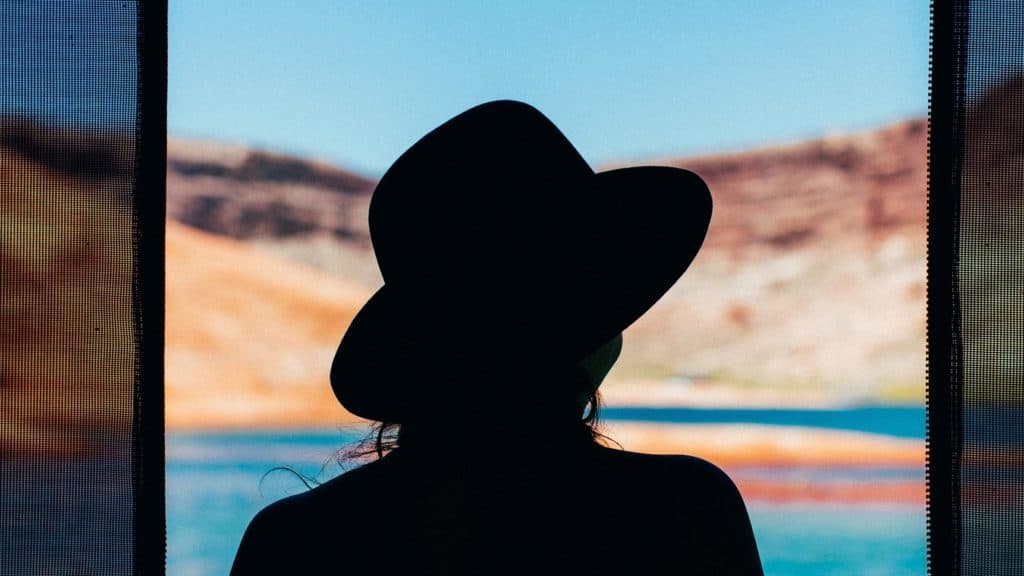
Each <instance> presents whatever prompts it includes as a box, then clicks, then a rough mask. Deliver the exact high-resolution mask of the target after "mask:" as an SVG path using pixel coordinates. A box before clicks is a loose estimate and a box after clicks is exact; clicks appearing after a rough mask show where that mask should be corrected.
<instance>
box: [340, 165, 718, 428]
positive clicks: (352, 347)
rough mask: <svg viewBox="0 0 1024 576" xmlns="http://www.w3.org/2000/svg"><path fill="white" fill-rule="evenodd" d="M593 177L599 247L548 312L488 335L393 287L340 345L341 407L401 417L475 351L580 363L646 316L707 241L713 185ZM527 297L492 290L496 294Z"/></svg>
mask: <svg viewBox="0 0 1024 576" xmlns="http://www.w3.org/2000/svg"><path fill="white" fill-rule="evenodd" d="M592 184H593V187H592V188H593V190H592V194H590V195H588V197H589V198H590V199H591V200H592V202H588V203H587V205H586V206H585V207H581V210H582V212H581V218H586V219H587V221H588V223H589V224H591V225H590V226H587V227H585V229H586V230H587V232H586V234H585V237H583V238H581V239H580V240H581V241H582V245H584V246H587V247H589V249H590V250H592V251H593V252H591V253H590V254H589V256H588V257H587V258H580V259H578V260H579V261H580V262H582V264H580V262H567V263H566V265H567V266H574V265H577V264H579V265H580V267H579V268H574V269H573V272H574V273H573V274H572V275H571V277H572V278H573V280H574V281H573V282H569V283H567V284H568V286H552V287H551V288H552V290H551V294H552V296H551V297H550V299H549V300H547V301H545V302H538V303H535V304H536V306H535V308H537V309H539V310H541V311H543V312H542V313H540V314H538V316H537V318H533V319H531V320H530V321H529V322H528V323H527V325H519V326H518V327H517V328H515V329H514V330H507V329H504V328H503V327H502V326H500V325H498V326H495V327H494V330H493V332H492V333H490V334H488V333H481V332H480V331H478V330H473V333H472V334H460V333H459V332H458V330H457V329H455V330H453V329H446V328H442V327H440V326H438V325H436V324H435V325H427V326H425V325H424V323H423V322H422V320H419V319H417V318H418V315H417V314H410V311H409V309H408V304H407V302H405V298H403V297H401V296H400V295H399V294H397V293H395V291H394V290H393V289H392V287H389V286H388V285H385V286H383V287H382V288H380V289H379V290H378V291H377V292H376V293H375V294H374V295H373V296H372V297H371V298H370V299H369V301H368V302H367V303H366V305H365V306H363V308H362V309H361V310H360V311H359V313H358V314H357V315H356V316H355V318H354V319H353V320H352V323H351V324H350V325H349V327H348V330H347V331H346V332H345V335H344V337H343V338H342V341H341V343H340V344H339V346H338V349H337V352H336V354H335V357H334V361H333V363H332V366H331V374H330V381H331V387H332V389H333V391H334V394H335V396H336V397H337V399H338V401H339V402H340V403H341V404H342V406H344V407H345V409H346V410H348V411H349V412H351V413H353V414H355V415H357V416H360V417H363V418H367V419H370V420H378V421H385V422H401V421H404V420H406V419H408V418H409V417H411V416H412V415H414V413H415V411H416V409H417V407H418V406H421V405H422V403H423V399H422V397H421V395H422V394H425V393H430V391H429V390H425V389H424V386H425V385H426V383H428V382H431V383H433V382H438V381H444V380H446V379H448V378H449V377H450V372H451V371H455V370H459V369H460V365H459V364H460V362H462V360H460V358H466V355H465V352H466V351H467V350H469V351H470V354H471V355H472V357H473V358H474V359H475V360H476V361H479V362H483V363H496V364H501V365H503V366H508V365H509V364H510V363H516V362H517V361H519V360H522V361H523V362H524V363H525V362H527V361H528V359H527V358H522V355H523V354H524V349H523V348H522V347H520V348H518V349H516V347H515V346H513V345H512V343H514V342H517V341H523V340H529V341H531V344H532V345H531V346H528V347H526V352H525V353H526V354H531V353H537V354H540V355H545V356H546V357H547V358H555V357H557V358H561V359H563V360H564V361H566V362H576V361H579V360H580V359H582V358H583V357H584V356H585V355H586V354H587V353H589V352H590V351H592V350H594V349H595V348H597V347H598V346H601V345H602V344H604V343H605V342H607V341H608V340H610V339H611V338H613V337H615V335H616V334H618V333H620V332H622V331H623V330H624V329H625V328H627V327H628V326H629V325H631V324H632V323H633V322H635V321H636V320H637V319H638V318H640V316H642V315H643V314H644V313H645V312H646V311H647V310H649V309H650V308H651V306H653V305H654V303H655V302H657V301H658V300H659V299H660V298H661V297H662V296H663V295H664V294H665V293H666V292H667V291H668V290H669V289H670V288H671V287H672V285H673V284H675V282H676V281H677V280H678V279H679V277H680V276H682V275H683V273H684V272H685V271H686V269H687V268H688V267H689V265H690V263H691V262H692V261H693V259H694V257H695V256H696V254H697V252H698V251H699V250H700V247H701V245H702V244H703V242H704V238H705V236H706V234H707V230H708V226H709V223H710V220H711V209H712V200H711V195H710V192H709V191H708V188H707V186H706V185H705V183H704V181H703V180H702V179H701V178H700V177H699V176H697V175H696V174H694V173H692V172H690V171H687V170H683V169H679V168H671V167H662V166H644V167H630V168H622V169H617V170H610V171H606V172H600V173H597V174H594V176H593V182H592ZM538 281H539V282H543V281H544V279H543V278H540V279H539V280H538ZM518 297H519V295H518V294H514V293H505V294H488V295H487V298H488V300H490V301H493V300H494V299H495V298H497V299H499V300H500V299H502V298H504V299H510V300H512V299H516V298H518ZM581 303H582V304H581ZM419 305H420V306H421V307H426V306H431V303H430V302H425V303H424V302H421V303H420V304H419ZM439 305H440V306H451V305H452V304H451V303H447V304H444V303H439ZM512 308H514V307H512ZM454 313H455V311H451V310H444V309H434V310H430V311H429V316H431V317H432V318H433V319H434V321H436V320H437V319H444V318H445V317H447V316H448V315H449V314H454ZM548 318H550V319H551V322H550V323H549V322H547V321H546V320H547V319H548ZM477 320H481V321H482V322H484V323H486V322H488V321H489V320H491V319H489V318H486V317H485V318H483V319H480V318H477ZM499 322H500V321H495V323H499ZM446 350H449V351H451V353H450V354H446V353H445V351H446ZM460 353H461V354H460ZM479 385H481V386H486V385H487V383H486V382H480V383H479Z"/></svg>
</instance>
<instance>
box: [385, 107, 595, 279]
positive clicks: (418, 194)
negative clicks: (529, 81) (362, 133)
mask: <svg viewBox="0 0 1024 576" xmlns="http://www.w3.org/2000/svg"><path fill="white" fill-rule="evenodd" d="M592 177H593V171H592V170H591V169H590V167H589V166H588V165H587V163H586V161H584V160H583V158H582V157H581V156H580V155H579V153H578V152H577V151H576V149H575V148H573V146H572V144H571V143H570V142H569V141H568V139H566V137H565V136H564V135H563V134H562V133H561V132H560V131H559V130H558V128H557V127H555V125H554V124H552V123H551V121H550V120H548V119H547V118H546V117H544V115H542V114H541V113H540V112H539V111H537V110H536V109H535V108H533V107H532V106H529V105H527V104H524V103H521V102H514V101H508V100H504V101H497V102H491V103H488V104H484V105H481V106H477V107H475V108H472V109H470V110H468V111H466V112H464V113H462V114H460V115H458V116H456V117H455V118H453V119H451V120H449V121H448V122H445V123H444V124H442V125H441V126H439V127H438V128H436V129H434V130H432V131H431V132H430V133H428V134H427V135H426V136H424V137H423V138H421V139H420V140H419V141H418V142H416V144H414V145H413V146H412V147H411V148H410V149H409V150H408V151H406V152H405V153H404V154H403V155H402V156H401V157H399V159H398V160H397V161H396V162H395V163H394V164H393V165H392V167H391V168H390V169H389V170H388V171H387V173H385V175H384V176H383V177H382V178H381V180H380V182H379V184H378V185H377V188H376V190H375V191H374V194H373V198H372V200H371V204H370V236H371V239H372V241H373V246H374V252H375V254H376V257H377V262H378V265H379V266H380V269H381V274H382V275H383V277H384V280H385V282H386V283H388V284H389V285H392V286H393V287H395V288H396V289H402V288H404V287H407V286H408V287H409V288H410V289H415V290H416V291H424V290H426V291H428V292H431V295H430V296H431V297H432V298H434V297H438V296H442V295H443V294H445V293H449V292H450V291H451V290H458V289H459V288H463V289H467V290H476V289H486V286H487V285H488V284H491V283H494V282H515V281H516V279H517V278H518V279H522V275H523V273H525V272H526V271H527V268H534V269H538V270H537V272H540V273H543V270H542V269H543V268H545V266H544V261H545V260H552V259H561V258H560V257H559V255H558V254H557V252H558V251H559V250H560V249H562V248H564V247H565V244H566V243H568V242H571V238H566V237H564V234H563V232H565V231H566V227H565V222H566V220H567V219H568V218H571V217H572V216H573V213H574V212H575V213H576V215H577V216H580V215H582V213H583V212H585V211H586V200H587V198H586V194H587V192H588V191H589V190H588V187H589V183H590V179H591V178H592Z"/></svg>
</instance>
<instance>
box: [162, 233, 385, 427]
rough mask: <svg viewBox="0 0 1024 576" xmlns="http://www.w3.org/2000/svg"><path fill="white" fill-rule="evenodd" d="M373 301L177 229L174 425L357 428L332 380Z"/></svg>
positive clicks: (170, 413) (170, 405)
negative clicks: (357, 321) (349, 331)
mask: <svg viewBox="0 0 1024 576" xmlns="http://www.w3.org/2000/svg"><path fill="white" fill-rule="evenodd" d="M368 296H369V294H368V292H367V291H366V290H365V289H363V288H359V287H355V286H352V285H350V284H349V283H346V282H345V281H344V280H342V279H339V278H334V277H330V276H328V275H326V274H324V273H322V272H318V271H316V270H312V269H309V268H306V267H304V266H302V265H298V264H295V263H293V262H288V261H285V260H282V259H279V258H275V257H273V256H269V255H267V254H265V253H261V252H259V251H257V250H256V249H254V248H252V247H250V246H246V245H244V244H242V243H240V242H237V241H234V240H230V239H226V238H222V237H216V236H213V235H211V234H206V233H204V232H200V231H198V230H194V229H190V228H187V227H185V226H182V225H180V224H176V223H173V222H169V223H168V226H167V347H166V391H167V412H166V414H167V424H168V426H169V427H172V428H173V427H196V426H200V427H219V426H240V425H249V426H252V425H262V426H275V425H295V424H308V423H324V422H332V421H334V422H339V423H341V422H344V421H351V420H353V417H352V416H351V415H349V414H348V413H346V412H345V411H344V410H343V409H342V408H341V407H340V405H338V403H337V401H336V400H335V399H334V396H333V394H332V393H331V391H330V387H329V384H328V380H327V375H328V370H329V369H330V362H331V358H332V357H333V355H334V349H335V346H336V345H337V342H338V340H339V338H340V336H341V334H342V333H344V331H345V328H346V327H347V326H348V323H349V322H350V321H351V319H352V317H353V316H354V315H355V313H356V312H357V311H358V310H359V308H360V307H361V306H362V304H363V303H364V302H365V301H366V299H367V298H368Z"/></svg>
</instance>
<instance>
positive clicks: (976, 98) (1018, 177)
mask: <svg viewBox="0 0 1024 576" xmlns="http://www.w3.org/2000/svg"><path fill="white" fill-rule="evenodd" d="M932 47H933V53H932V86H931V89H932V93H931V124H930V127H931V141H930V150H929V151H930V159H929V161H930V181H929V187H930V190H929V198H930V206H929V290H930V293H929V390H928V398H929V430H928V442H929V475H928V482H929V536H930V540H929V542H930V557H929V559H930V564H931V571H932V573H933V574H970V575H974V574H978V575H982V574H984V575H1019V574H1024V0H989V1H984V2H982V1H976V2H968V1H954V2H935V3H934V4H933V42H932Z"/></svg>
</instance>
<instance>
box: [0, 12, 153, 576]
mask: <svg viewBox="0 0 1024 576" xmlns="http://www.w3.org/2000/svg"><path fill="white" fill-rule="evenodd" d="M138 17H139V14H138V7H137V5H136V3H135V2H123V1H119V2H110V1H104V2H101V1H82V0H79V1H28V2H20V1H15V2H0V30H2V33H0V574H3V575H15V574H62V575H63V574H131V573H132V572H133V570H134V566H133V558H134V546H135V543H134V538H135V534H134V532H135V526H134V511H135V507H136V500H135V496H136V495H135V493H134V490H135V476H136V472H135V471H134V470H135V468H134V465H135V460H134V458H135V453H134V452H133V435H132V431H133V426H134V422H133V418H134V417H135V412H136V400H137V397H136V384H137V383H136V379H137V374H138V371H139V370H138V354H137V347H136V343H137V342H136V332H137V329H136V321H135V319H134V314H135V310H134V307H133V277H134V273H133V269H134V268H133V267H134V265H135V262H134V258H135V252H134V249H133V246H134V239H135V237H136V232H137V231H136V229H135V214H134V213H133V212H134V211H133V201H132V198H133V191H134V188H135V181H136V152H137V150H136V142H137V138H136V133H135V131H136V130H135V129H136V126H137V120H138V118H137V111H138V107H137V103H138V89H137V86H138V76H137V70H138V68H139V67H138V54H137V50H136V48H137V44H138V42H137V32H138V29H137V23H138Z"/></svg>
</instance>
